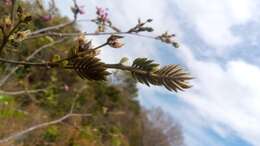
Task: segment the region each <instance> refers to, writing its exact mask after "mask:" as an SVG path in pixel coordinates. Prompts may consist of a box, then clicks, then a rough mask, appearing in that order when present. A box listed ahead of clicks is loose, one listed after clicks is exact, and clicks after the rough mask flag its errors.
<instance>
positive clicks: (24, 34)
mask: <svg viewBox="0 0 260 146" xmlns="http://www.w3.org/2000/svg"><path fill="white" fill-rule="evenodd" d="M30 33H31V31H30V30H25V31H19V32H17V33H16V34H15V35H14V39H15V40H16V41H18V42H20V41H23V40H24V39H26V38H27V36H28V35H29V34H30ZM10 39H11V37H10Z"/></svg>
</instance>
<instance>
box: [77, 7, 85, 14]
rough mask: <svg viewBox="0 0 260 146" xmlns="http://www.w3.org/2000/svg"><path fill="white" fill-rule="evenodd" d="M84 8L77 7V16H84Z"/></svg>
mask: <svg viewBox="0 0 260 146" xmlns="http://www.w3.org/2000/svg"><path fill="white" fill-rule="evenodd" d="M84 7H85V6H79V7H78V12H79V14H81V15H83V14H85V11H84Z"/></svg>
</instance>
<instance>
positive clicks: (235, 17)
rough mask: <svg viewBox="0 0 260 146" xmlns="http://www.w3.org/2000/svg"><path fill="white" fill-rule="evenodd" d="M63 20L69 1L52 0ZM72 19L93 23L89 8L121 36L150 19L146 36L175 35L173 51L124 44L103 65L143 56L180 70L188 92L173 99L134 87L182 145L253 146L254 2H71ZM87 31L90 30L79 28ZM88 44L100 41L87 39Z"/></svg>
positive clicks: (259, 118)
mask: <svg viewBox="0 0 260 146" xmlns="http://www.w3.org/2000/svg"><path fill="white" fill-rule="evenodd" d="M56 1H57V3H58V6H59V8H60V10H61V12H62V14H63V15H66V16H69V17H71V13H70V6H71V0H56ZM78 2H79V3H80V4H81V5H84V6H85V8H84V9H85V13H86V14H85V15H83V16H81V17H80V19H89V18H94V17H95V16H94V14H95V8H96V6H100V7H104V8H108V9H109V18H110V19H111V20H112V22H113V24H114V25H116V26H119V27H120V28H122V29H127V28H130V27H132V26H134V25H135V24H136V22H137V19H138V18H140V19H142V20H146V19H148V18H152V19H153V20H154V21H153V23H152V24H151V26H152V27H153V28H154V29H155V32H154V34H161V33H163V32H165V31H169V32H172V33H175V34H176V35H177V40H178V42H179V43H180V48H177V49H176V48H173V47H171V46H170V45H166V44H162V43H160V42H159V41H156V40H150V39H145V38H136V37H127V38H125V46H124V48H122V49H119V50H115V49H111V48H105V49H104V50H103V52H102V54H101V56H100V57H101V58H102V60H103V61H105V62H107V63H117V62H118V60H119V59H120V58H122V57H129V58H130V59H134V58H136V57H149V58H151V59H154V60H156V61H157V62H158V63H160V64H162V65H165V64H180V65H182V66H184V68H185V69H186V70H187V71H188V72H190V73H191V75H192V76H193V77H194V78H195V79H194V80H192V81H191V84H192V86H193V87H192V88H191V89H188V90H187V91H185V92H178V93H173V92H169V91H167V90H166V89H164V88H163V87H151V88H148V87H146V86H145V85H141V84H138V87H139V89H140V91H139V97H138V98H139V100H140V102H141V103H142V104H143V105H144V106H146V107H153V106H160V107H161V108H163V109H164V110H165V111H166V112H168V113H169V114H171V115H172V116H173V117H174V119H176V120H177V121H178V122H179V123H180V124H181V125H182V127H183V131H184V136H185V143H186V144H187V146H260V124H259V122H260V90H259V87H260V78H259V75H260V57H258V56H260V42H259V41H258V38H260V30H259V28H260V11H259V10H258V8H259V6H260V0H196V1H195V0H78ZM80 28H81V29H82V31H86V32H90V31H91V30H92V31H93V25H92V24H91V23H87V22H82V23H80ZM89 39H92V40H93V41H94V42H95V43H96V44H98V43H100V42H101V41H104V38H97V37H89Z"/></svg>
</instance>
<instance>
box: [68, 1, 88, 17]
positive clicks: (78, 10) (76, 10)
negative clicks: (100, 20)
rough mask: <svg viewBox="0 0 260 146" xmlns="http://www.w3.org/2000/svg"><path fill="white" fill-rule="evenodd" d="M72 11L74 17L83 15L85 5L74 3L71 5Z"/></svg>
mask: <svg viewBox="0 0 260 146" xmlns="http://www.w3.org/2000/svg"><path fill="white" fill-rule="evenodd" d="M71 11H72V13H73V14H74V17H75V18H76V17H77V15H78V14H80V15H83V14H85V11H84V6H79V5H78V4H77V3H75V4H74V6H73V7H71Z"/></svg>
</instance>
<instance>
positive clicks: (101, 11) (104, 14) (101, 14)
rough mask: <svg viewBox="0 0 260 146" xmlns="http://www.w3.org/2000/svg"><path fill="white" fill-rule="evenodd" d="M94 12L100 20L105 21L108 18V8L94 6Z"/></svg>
mask: <svg viewBox="0 0 260 146" xmlns="http://www.w3.org/2000/svg"><path fill="white" fill-rule="evenodd" d="M96 10H97V11H96V14H97V17H98V19H99V20H100V21H103V22H107V21H108V20H109V19H108V12H107V11H108V9H104V8H101V7H96Z"/></svg>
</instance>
